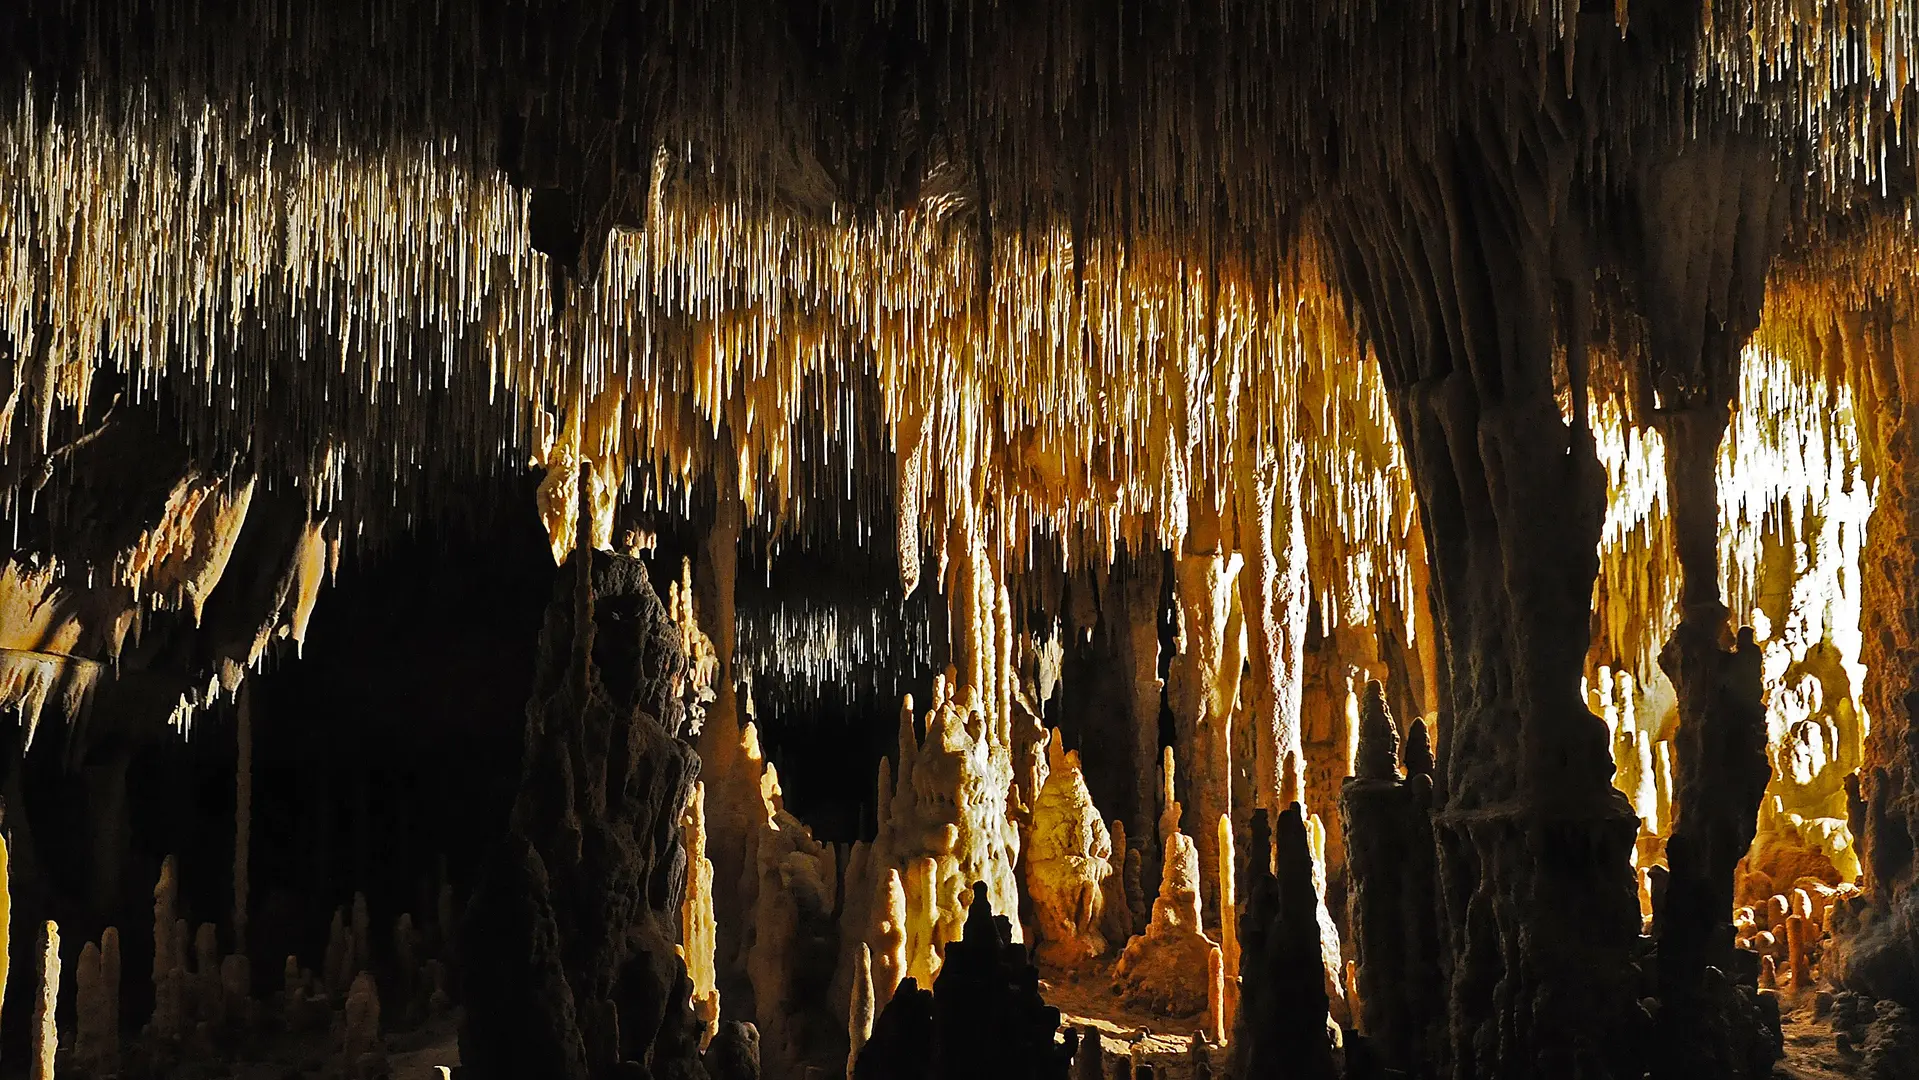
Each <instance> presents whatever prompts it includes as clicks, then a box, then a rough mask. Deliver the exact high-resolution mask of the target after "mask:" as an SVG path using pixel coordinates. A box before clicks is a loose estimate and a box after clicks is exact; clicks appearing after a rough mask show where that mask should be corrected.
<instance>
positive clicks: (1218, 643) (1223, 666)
mask: <svg viewBox="0 0 1919 1080" xmlns="http://www.w3.org/2000/svg"><path fill="white" fill-rule="evenodd" d="M1196 518H1203V515H1196ZM1188 545H1189V547H1188V550H1189V552H1191V553H1189V554H1185V555H1182V556H1180V558H1179V560H1178V563H1177V564H1176V566H1175V570H1176V572H1177V575H1178V582H1179V584H1178V593H1177V595H1178V600H1179V640H1180V653H1179V655H1178V656H1177V657H1175V658H1174V660H1173V663H1172V667H1171V669H1170V674H1169V685H1168V687H1167V691H1168V695H1169V701H1170V703H1171V705H1172V709H1173V719H1174V722H1175V725H1176V729H1177V733H1178V745H1179V747H1180V749H1181V751H1182V754H1181V758H1182V769H1181V773H1182V777H1183V778H1184V780H1185V784H1184V785H1183V789H1184V790H1183V795H1184V798H1183V799H1182V802H1183V803H1184V805H1185V806H1186V807H1187V808H1188V809H1189V810H1190V811H1191V812H1192V818H1191V819H1190V820H1189V821H1188V822H1186V823H1185V825H1186V828H1185V830H1184V831H1186V832H1187V833H1188V835H1190V836H1192V837H1194V839H1195V841H1196V842H1197V844H1198V846H1199V856H1200V863H1201V865H1203V866H1205V867H1207V868H1208V872H1207V873H1206V874H1205V875H1204V883H1203V886H1202V895H1203V896H1204V898H1205V900H1206V908H1207V910H1208V911H1216V910H1217V905H1218V900H1219V883H1218V879H1217V878H1215V877H1214V876H1213V873H1212V868H1214V867H1217V866H1218V865H1219V857H1218V852H1217V847H1218V841H1219V835H1218V831H1217V830H1216V829H1215V828H1214V827H1213V823H1214V822H1216V821H1218V820H1219V817H1220V815H1221V814H1229V813H1231V811H1232V771H1233V760H1232V720H1233V713H1234V711H1235V709H1236V707H1237V702H1238V698H1239V682H1240V678H1239V676H1240V668H1241V667H1242V665H1243V663H1244V654H1243V652H1242V648H1243V643H1244V641H1245V634H1244V633H1243V621H1242V618H1241V612H1240V604H1239V600H1240V596H1239V588H1238V579H1239V574H1240V569H1241V566H1242V559H1241V558H1240V556H1239V554H1238V553H1237V552H1230V553H1229V552H1225V551H1224V550H1222V545H1221V543H1220V541H1219V540H1218V539H1217V533H1216V532H1213V533H1212V535H1210V536H1209V535H1208V531H1205V530H1196V532H1195V533H1194V535H1193V536H1189V538H1188Z"/></svg>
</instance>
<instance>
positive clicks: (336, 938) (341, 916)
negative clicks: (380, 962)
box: [320, 908, 354, 997]
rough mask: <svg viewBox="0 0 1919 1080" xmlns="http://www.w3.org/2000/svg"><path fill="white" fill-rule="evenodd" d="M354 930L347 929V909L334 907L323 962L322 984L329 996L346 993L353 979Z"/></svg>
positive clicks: (321, 969)
mask: <svg viewBox="0 0 1919 1080" xmlns="http://www.w3.org/2000/svg"><path fill="white" fill-rule="evenodd" d="M353 955H354V947H353V932H352V931H351V930H349V929H347V923H346V911H345V910H344V909H342V908H334V909H333V922H332V923H331V924H330V925H329V926H328V927H327V942H326V957H325V959H324V960H323V961H322V963H321V967H320V979H321V984H322V985H323V986H325V987H326V992H327V994H328V995H329V996H333V997H340V996H343V995H345V993H346V991H347V986H348V984H349V983H351V982H352V981H353V976H354V972H353V971H352V970H351V969H352V967H353Z"/></svg>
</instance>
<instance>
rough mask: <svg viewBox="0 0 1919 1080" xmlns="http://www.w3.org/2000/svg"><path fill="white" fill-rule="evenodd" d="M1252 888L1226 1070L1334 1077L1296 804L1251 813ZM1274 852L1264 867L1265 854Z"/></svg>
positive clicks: (1309, 862)
mask: <svg viewBox="0 0 1919 1080" xmlns="http://www.w3.org/2000/svg"><path fill="white" fill-rule="evenodd" d="M1252 837H1253V843H1252V852H1251V854H1252V858H1251V859H1250V860H1249V861H1250V863H1251V868H1250V870H1249V871H1248V877H1249V878H1250V879H1251V880H1250V882H1249V884H1250V888H1249V889H1248V890H1247V893H1246V906H1245V910H1244V912H1243V913H1242V914H1241V915H1240V918H1239V957H1240V960H1239V975H1240V991H1239V994H1240V998H1239V1000H1240V1006H1239V1022H1238V1025H1237V1027H1236V1028H1235V1029H1234V1032H1233V1038H1232V1042H1231V1046H1232V1053H1233V1057H1232V1067H1231V1069H1230V1070H1229V1072H1230V1074H1231V1075H1233V1076H1236V1077H1239V1076H1247V1077H1251V1076H1287V1077H1295V1078H1297V1080H1332V1078H1333V1077H1335V1076H1337V1075H1338V1071H1337V1070H1336V1069H1335V1068H1334V1065H1333V1048H1332V1040H1331V1038H1330V1036H1329V1035H1328V1033H1327V1030H1326V1022H1327V1004H1328V1003H1327V999H1326V972H1325V966H1324V961H1323V959H1322V958H1321V955H1320V943H1319V916H1318V911H1319V894H1318V892H1317V891H1316V890H1315V889H1314V887H1313V855H1312V849H1311V847H1310V846H1309V844H1308V841H1307V838H1306V822H1305V819H1304V818H1303V817H1302V816H1301V814H1300V807H1299V804H1298V803H1294V804H1292V805H1291V806H1289V807H1287V808H1286V810H1285V812H1284V813H1282V814H1280V815H1279V830H1278V833H1277V835H1275V834H1274V833H1273V831H1272V829H1271V827H1270V826H1269V825H1268V824H1267V818H1266V811H1265V810H1263V809H1262V810H1255V811H1253V826H1252ZM1266 852H1272V853H1273V861H1272V865H1271V867H1270V868H1269V867H1268V866H1267V865H1266V858H1265V855H1264V853H1266Z"/></svg>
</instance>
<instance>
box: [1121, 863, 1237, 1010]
mask: <svg viewBox="0 0 1919 1080" xmlns="http://www.w3.org/2000/svg"><path fill="white" fill-rule="evenodd" d="M1164 843H1165V852H1166V855H1165V858H1164V859H1163V860H1162V863H1163V866H1164V869H1163V870H1162V872H1161V875H1160V882H1159V897H1158V898H1157V899H1156V900H1154V901H1153V919H1152V922H1150V923H1148V924H1147V926H1146V932H1145V933H1144V934H1141V935H1139V936H1138V937H1135V938H1134V939H1133V940H1131V941H1129V942H1127V943H1126V949H1125V951H1124V952H1122V953H1121V954H1120V958H1119V965H1118V966H1117V967H1115V968H1114V969H1113V983H1114V986H1115V988H1116V989H1117V990H1118V991H1119V993H1120V995H1121V996H1122V997H1123V998H1124V999H1125V1001H1126V1002H1127V1004H1128V1005H1130V1006H1132V1007H1133V1008H1137V1009H1145V1010H1150V1011H1152V1012H1155V1013H1158V1014H1160V1015H1162V1016H1197V1015H1199V1014H1200V1013H1202V1012H1204V1011H1205V1009H1206V1005H1207V985H1208V980H1207V970H1208V967H1207V965H1208V964H1209V963H1210V962H1211V961H1210V959H1209V958H1210V956H1211V954H1212V952H1213V950H1214V949H1216V948H1218V943H1217V942H1215V941H1213V940H1212V939H1211V938H1209V937H1207V936H1206V932H1205V930H1204V928H1203V927H1202V926H1201V925H1200V896H1199V882H1200V862H1199V850H1198V848H1197V847H1195V846H1194V844H1193V842H1192V840H1191V839H1189V838H1187V836H1186V835H1185V834H1184V833H1179V832H1174V833H1171V834H1169V835H1168V836H1166V838H1165V841H1164Z"/></svg>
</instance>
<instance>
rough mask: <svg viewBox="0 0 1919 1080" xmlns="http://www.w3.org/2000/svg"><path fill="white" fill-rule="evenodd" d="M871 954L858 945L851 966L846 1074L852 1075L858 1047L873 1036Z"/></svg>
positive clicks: (857, 1055) (858, 1052) (858, 1050)
mask: <svg viewBox="0 0 1919 1080" xmlns="http://www.w3.org/2000/svg"><path fill="white" fill-rule="evenodd" d="M873 1014H874V1008H873V954H872V951H871V950H869V949H868V948H867V947H866V946H865V945H861V946H860V951H859V960H858V962H857V964H856V965H855V966H854V968H853V1001H852V1004H851V1005H850V1006H849V1007H848V1009H847V1017H848V1019H847V1025H846V1041H847V1045H848V1048H847V1051H846V1075H847V1076H852V1075H853V1067H854V1065H855V1064H856V1063H857V1062H858V1061H859V1059H860V1048H861V1047H863V1046H865V1045H866V1040H867V1039H870V1038H872V1037H873Z"/></svg>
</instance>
